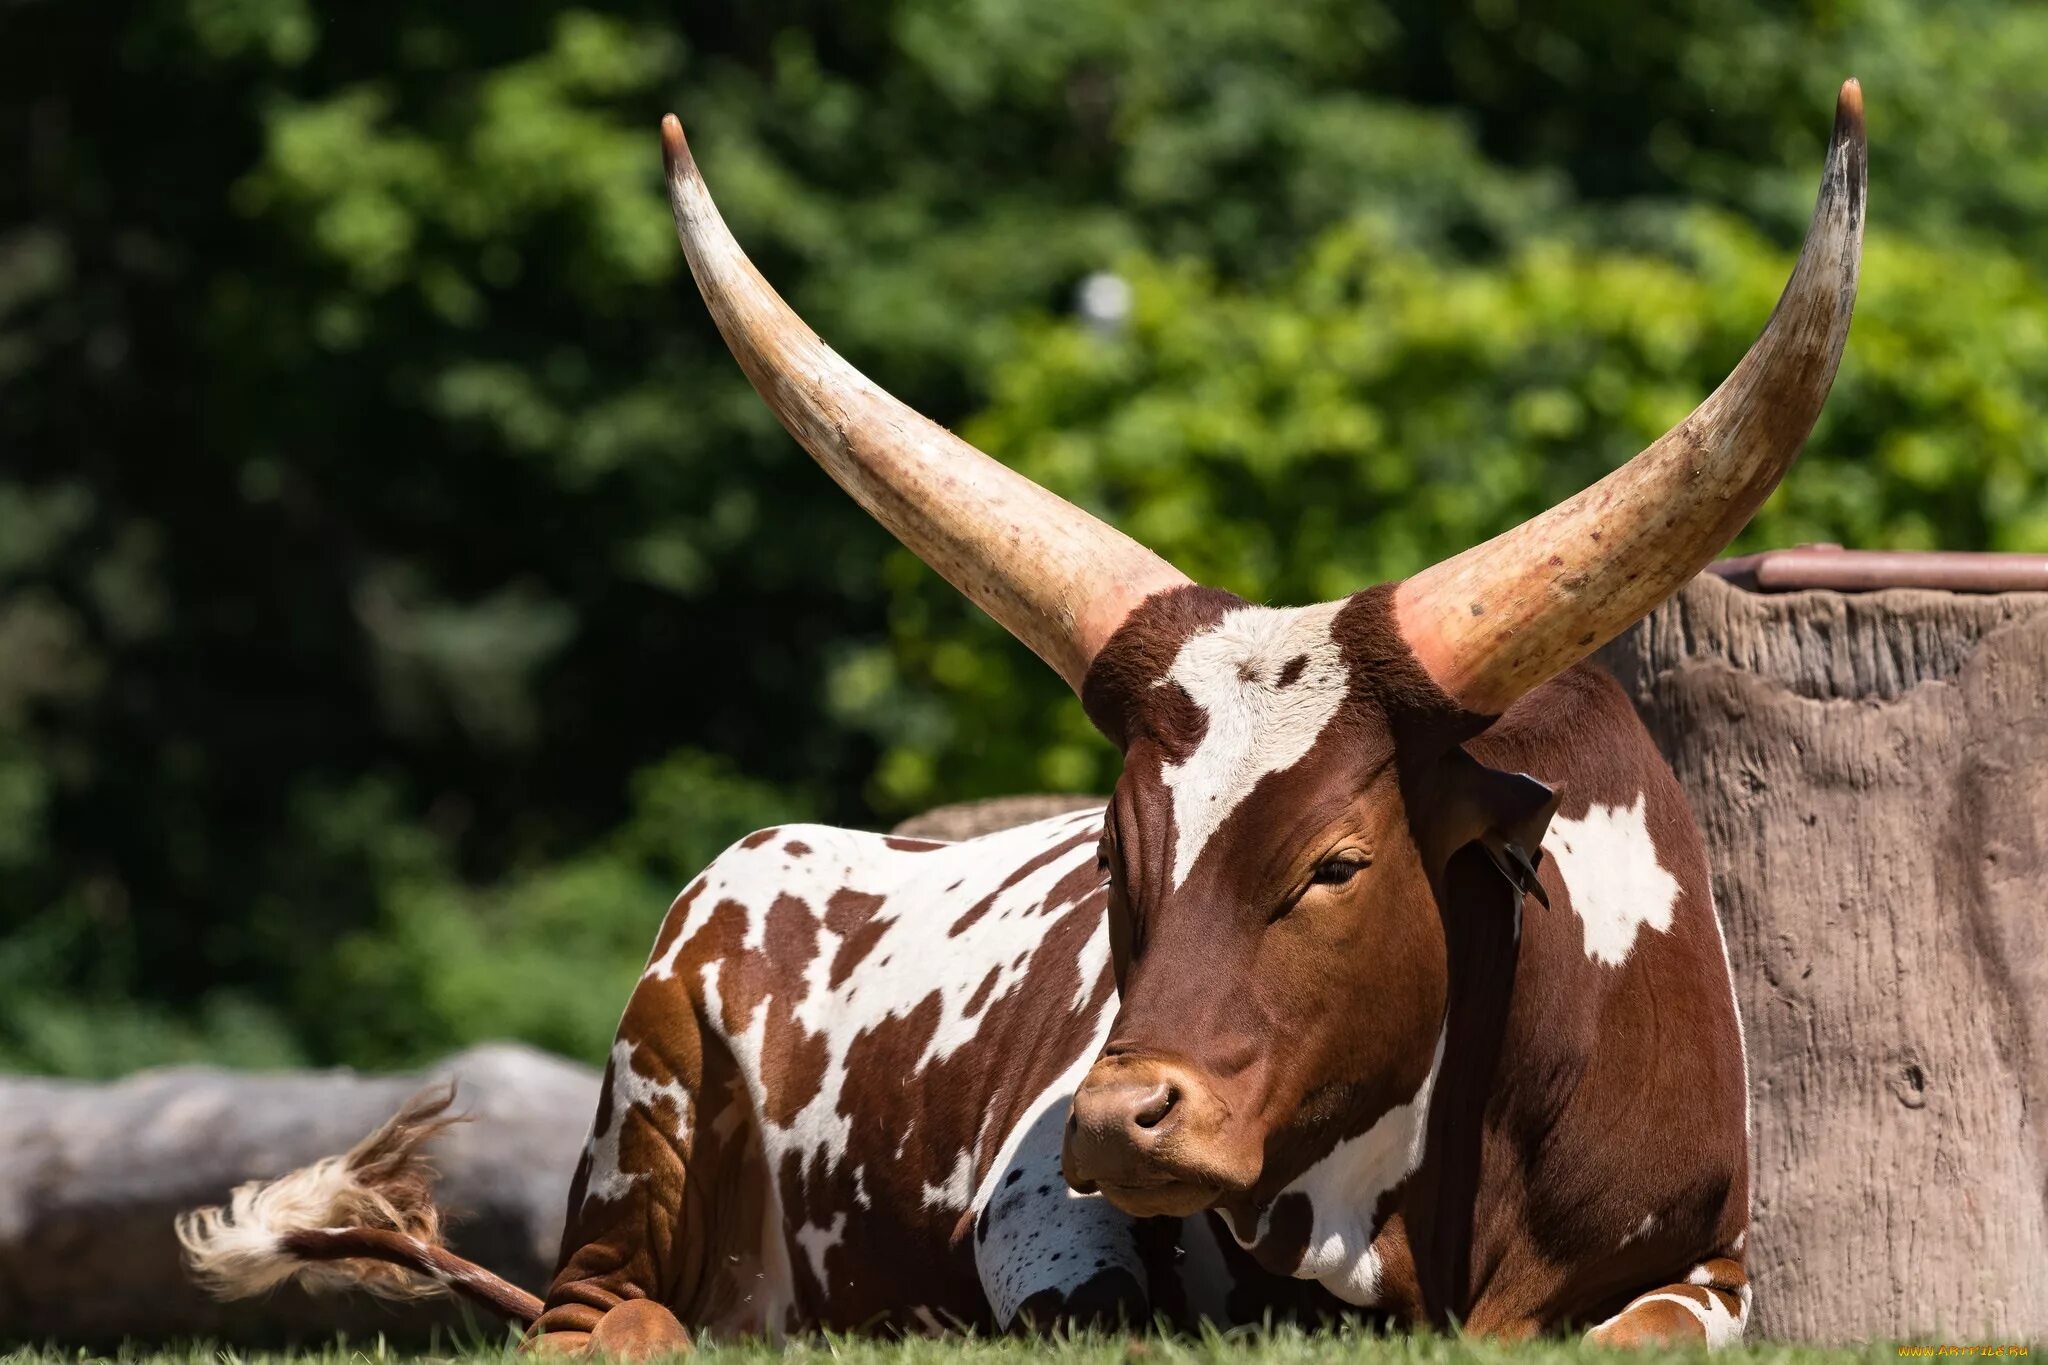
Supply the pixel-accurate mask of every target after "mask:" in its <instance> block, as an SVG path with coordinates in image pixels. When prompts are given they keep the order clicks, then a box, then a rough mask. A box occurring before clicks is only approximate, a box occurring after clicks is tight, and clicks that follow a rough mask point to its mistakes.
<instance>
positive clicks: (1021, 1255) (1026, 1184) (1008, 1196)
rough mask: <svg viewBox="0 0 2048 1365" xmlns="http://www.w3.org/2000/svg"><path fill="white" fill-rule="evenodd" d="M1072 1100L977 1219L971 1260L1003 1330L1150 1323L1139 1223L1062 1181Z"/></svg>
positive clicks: (1050, 1110) (1025, 1146) (1004, 1175)
mask: <svg viewBox="0 0 2048 1365" xmlns="http://www.w3.org/2000/svg"><path fill="white" fill-rule="evenodd" d="M1066 1116H1067V1101H1066V1098H1065V1097H1061V1098H1060V1099H1059V1100H1058V1102H1056V1103H1051V1104H1049V1105H1048V1106H1047V1107H1046V1108H1045V1110H1044V1111H1043V1112H1042V1113H1040V1114H1039V1116H1038V1117H1037V1119H1036V1120H1035V1121H1033V1122H1031V1123H1030V1124H1029V1125H1028V1126H1027V1128H1026V1129H1025V1133H1024V1137H1023V1140H1022V1141H1021V1142H1020V1143H1019V1145H1018V1147H1017V1149H1016V1151H1015V1152H1014V1153H1013V1154H1012V1155H1011V1156H1010V1159H1009V1162H1008V1164H1007V1165H1006V1166H1005V1168H1004V1169H1003V1170H1002V1172H1001V1173H1000V1174H998V1175H997V1177H996V1179H995V1181H994V1183H993V1184H992V1186H991V1187H990V1188H989V1192H988V1197H987V1200H986V1202H985V1203H983V1205H982V1207H981V1208H980V1209H979V1210H978V1211H977V1212H976V1215H975V1219H974V1260H975V1266H976V1268H977V1269H978V1270H979V1271H980V1272H981V1285H982V1290H983V1292H984V1293H985V1294H987V1296H988V1301H989V1307H990V1309H991V1310H992V1311H993V1313H994V1314H995V1319H996V1322H997V1323H998V1325H1000V1326H1002V1327H1004V1328H1006V1329H1019V1328H1021V1329H1025V1330H1033V1331H1046V1330H1050V1329H1051V1328H1053V1327H1055V1326H1088V1325H1092V1326H1115V1325H1118V1324H1119V1323H1125V1324H1129V1325H1131V1326H1141V1325H1144V1324H1146V1323H1149V1322H1150V1321H1151V1319H1152V1304H1151V1301H1150V1298H1149V1297H1148V1294H1147V1287H1148V1280H1147V1276H1146V1271H1145V1264H1144V1260H1143V1259H1142V1257H1141V1256H1140V1254H1139V1245H1138V1239H1137V1236H1136V1229H1135V1224H1134V1222H1133V1220H1132V1219H1131V1218H1130V1217H1129V1216H1128V1215H1126V1214H1124V1213H1121V1212H1119V1211H1118V1210H1117V1209H1116V1208H1115V1207H1114V1206H1113V1205H1111V1204H1110V1202H1109V1201H1108V1200H1107V1199H1104V1198H1102V1197H1101V1196H1100V1195H1086V1196H1083V1195H1077V1194H1075V1193H1074V1192H1073V1191H1072V1190H1070V1189H1068V1188H1067V1182H1066V1179H1065V1177H1063V1176H1062V1175H1061V1174H1060V1138H1061V1129H1062V1125H1063V1124H1064V1123H1065V1122H1066Z"/></svg>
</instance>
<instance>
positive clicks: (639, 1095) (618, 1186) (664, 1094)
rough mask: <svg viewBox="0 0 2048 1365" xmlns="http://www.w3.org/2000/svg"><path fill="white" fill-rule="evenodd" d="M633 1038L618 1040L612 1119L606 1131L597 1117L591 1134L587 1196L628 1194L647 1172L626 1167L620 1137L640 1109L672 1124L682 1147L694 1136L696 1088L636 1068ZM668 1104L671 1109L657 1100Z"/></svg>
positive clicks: (669, 1128) (587, 1147) (664, 1124)
mask: <svg viewBox="0 0 2048 1365" xmlns="http://www.w3.org/2000/svg"><path fill="white" fill-rule="evenodd" d="M633 1051H634V1047H633V1044H632V1043H631V1042H628V1041H627V1040H626V1039H624V1038H621V1039H618V1040H617V1041H615V1042H614V1043H613V1044H612V1065H611V1072H612V1094H611V1104H610V1118H611V1122H610V1123H608V1124H607V1125H605V1128H604V1130H603V1131H602V1132H600V1131H599V1130H598V1128H597V1121H596V1119H595V1118H593V1119H592V1120H591V1127H590V1137H589V1139H588V1140H586V1141H585V1142H584V1144H583V1150H584V1151H586V1152H588V1153H589V1154H590V1180H589V1182H588V1183H587V1184H586V1185H585V1186H584V1195H583V1202H584V1203H585V1204H588V1203H589V1202H590V1201H591V1200H593V1199H604V1200H612V1199H623V1198H625V1197H626V1195H627V1194H628V1193H629V1192H630V1191H631V1190H632V1188H633V1185H634V1183H635V1182H636V1181H638V1180H640V1179H642V1177H641V1176H640V1175H639V1174H637V1173H634V1172H630V1171H626V1170H623V1169H621V1167H620V1160H621V1158H620V1156H619V1139H620V1137H621V1136H622V1135H623V1134H624V1133H625V1131H626V1124H627V1122H628V1121H630V1119H631V1118H632V1116H633V1114H634V1112H635V1111H636V1110H637V1111H638V1112H640V1113H642V1114H644V1115H645V1116H646V1118H647V1121H648V1122H649V1123H653V1124H656V1125H658V1126H660V1127H661V1128H663V1129H665V1130H667V1131H668V1132H669V1134H670V1137H671V1139H672V1140H673V1141H674V1142H675V1144H676V1145H677V1146H678V1147H682V1146H685V1145H687V1144H688V1142H689V1140H690V1092H689V1091H688V1090H686V1089H684V1088H683V1086H682V1085H680V1084H677V1083H675V1082H666V1083H664V1082H661V1081H654V1080H649V1079H648V1078H647V1077H645V1076H643V1075H641V1074H640V1073H639V1072H637V1071H635V1070H634V1069H633ZM664 1103H665V1104H666V1106H667V1107H666V1109H665V1110H664V1109H659V1108H657V1107H656V1106H657V1105H660V1104H664Z"/></svg>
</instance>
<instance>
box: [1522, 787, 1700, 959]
mask: <svg viewBox="0 0 2048 1365" xmlns="http://www.w3.org/2000/svg"><path fill="white" fill-rule="evenodd" d="M1648 812H1649V801H1648V799H1647V798H1646V797H1645V796H1644V795H1643V794H1642V793H1641V792H1638V793H1636V799H1635V804H1634V805H1630V806H1602V805H1594V806H1592V807H1591V808H1589V809H1588V810H1587V811H1586V814H1585V817H1584V818H1583V819H1579V820H1568V819H1566V818H1564V817H1563V816H1557V817H1555V818H1553V819H1552V820H1551V822H1550V832H1549V833H1548V834H1547V835H1545V836H1544V839H1543V848H1544V851H1545V852H1547V853H1548V854H1550V856H1551V857H1553V858H1555V859H1556V860H1557V870H1558V874H1559V875H1560V876H1562V877H1563V878H1564V882H1565V886H1566V887H1567V888H1569V890H1570V891H1571V901H1572V910H1573V911H1574V912H1575V913H1576V914H1577V915H1578V917H1579V923H1580V925H1581V927H1582V928H1583V929H1584V931H1585V944H1586V956H1587V957H1589V958H1592V959H1593V960H1594V961H1595V962H1604V963H1606V964H1607V965H1608V966H1610V967H1619V966H1620V965H1621V964H1622V963H1624V962H1626V961H1627V960H1628V955H1629V953H1630V951H1631V950H1632V949H1634V947H1635V942H1636V934H1637V932H1638V931H1640V930H1641V929H1642V928H1644V927H1645V926H1647V927H1649V928H1651V929H1654V930H1656V931H1657V932H1658V933H1660V934H1661V933H1665V932H1667V931H1669V930H1670V928H1671V916H1672V912H1673V911H1674V909H1675V908H1676V907H1677V905H1678V879H1677V878H1676V877H1674V876H1672V875H1671V874H1670V873H1669V872H1667V871H1665V870H1664V866H1663V864H1661V863H1659V862H1658V861H1657V845H1656V842H1655V841H1654V840H1653V839H1651V838H1650V829H1649V821H1648Z"/></svg>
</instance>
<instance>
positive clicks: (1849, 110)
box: [1835, 76, 1863, 142]
mask: <svg viewBox="0 0 2048 1365" xmlns="http://www.w3.org/2000/svg"><path fill="white" fill-rule="evenodd" d="M1835 137H1836V138H1837V139H1841V138H1844V137H1852V138H1854V139H1856V140H1857V141H1858V142H1861V141H1862V140H1863V82H1861V81H1859V80H1857V79H1856V78H1855V77H1854V76H1851V77H1850V78H1849V79H1848V80H1846V81H1843V82H1842V91H1841V93H1840V94H1839V95H1837V96H1836V97H1835Z"/></svg>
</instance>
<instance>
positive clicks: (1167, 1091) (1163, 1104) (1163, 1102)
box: [1131, 1082, 1180, 1129]
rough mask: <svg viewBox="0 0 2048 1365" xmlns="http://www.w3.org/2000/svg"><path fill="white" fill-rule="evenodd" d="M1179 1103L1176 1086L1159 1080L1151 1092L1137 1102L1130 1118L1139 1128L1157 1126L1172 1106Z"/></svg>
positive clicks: (1164, 1120)
mask: <svg viewBox="0 0 2048 1365" xmlns="http://www.w3.org/2000/svg"><path fill="white" fill-rule="evenodd" d="M1179 1103H1180V1090H1179V1088H1178V1087H1177V1086H1172V1085H1168V1084H1166V1083H1164V1082H1161V1083H1160V1084H1159V1085H1156V1086H1154V1087H1153V1088H1152V1093H1151V1094H1149V1095H1147V1096H1145V1098H1144V1099H1143V1100H1141V1101H1139V1103H1138V1107H1137V1109H1136V1110H1135V1111H1134V1112H1133V1113H1132V1115H1131V1119H1132V1121H1133V1122H1135V1123H1136V1124H1137V1125H1138V1126H1139V1127H1140V1128H1147V1129H1150V1128H1157V1127H1158V1126H1159V1125H1160V1124H1162V1123H1164V1122H1166V1116H1167V1115H1168V1114H1171V1113H1172V1112H1173V1106H1174V1105H1176V1104H1179Z"/></svg>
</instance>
